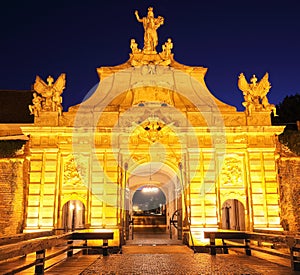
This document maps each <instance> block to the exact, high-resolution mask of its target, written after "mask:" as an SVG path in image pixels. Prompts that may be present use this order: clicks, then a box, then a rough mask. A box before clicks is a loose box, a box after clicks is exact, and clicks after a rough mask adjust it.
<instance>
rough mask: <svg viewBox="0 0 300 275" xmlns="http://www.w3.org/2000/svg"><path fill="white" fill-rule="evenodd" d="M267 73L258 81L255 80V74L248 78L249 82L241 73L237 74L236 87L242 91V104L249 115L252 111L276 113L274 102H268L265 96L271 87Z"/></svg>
mask: <svg viewBox="0 0 300 275" xmlns="http://www.w3.org/2000/svg"><path fill="white" fill-rule="evenodd" d="M268 79H269V74H268V73H266V74H265V75H264V76H263V78H262V79H261V81H260V82H257V78H256V76H255V75H253V76H252V78H251V79H250V83H248V82H247V80H246V78H245V76H244V74H243V73H241V74H240V75H239V79H238V87H239V89H240V90H241V91H242V92H243V95H244V100H245V101H244V102H243V103H242V104H243V106H244V107H245V108H246V113H247V115H248V116H251V115H252V113H253V111H258V112H259V111H273V113H274V115H275V116H277V114H276V107H275V105H274V104H270V103H269V101H268V98H267V93H268V92H269V90H270V89H271V83H270V82H269V80H268Z"/></svg>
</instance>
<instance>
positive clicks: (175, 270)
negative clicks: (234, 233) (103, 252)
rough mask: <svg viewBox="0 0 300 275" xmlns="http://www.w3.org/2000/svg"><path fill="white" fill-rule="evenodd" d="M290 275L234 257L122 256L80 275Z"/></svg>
mask: <svg viewBox="0 0 300 275" xmlns="http://www.w3.org/2000/svg"><path fill="white" fill-rule="evenodd" d="M91 274H97V275H116V274H118V275H121V274H122V275H123V274H124V275H125V274H126V275H129V274H130V275H148V274H159V275H171V274H172V275H197V274H207V275H208V274H209V275H211V274H213V275H225V274H226V275H229V274H230V275H241V274H243V275H246V274H247V275H248V274H249V275H250V274H251V275H258V274H270V275H289V274H300V272H293V271H291V269H290V268H288V267H284V266H280V265H277V264H274V263H271V262H267V261H265V260H262V259H258V258H256V257H252V256H251V257H249V256H246V255H234V254H220V255H217V256H211V255H209V254H205V253H197V254H183V255H182V254H127V255H126V254H119V255H110V256H109V257H102V256H101V257H99V259H98V260H96V261H95V262H94V263H93V264H92V265H91V266H89V267H88V268H87V269H86V270H85V271H83V272H82V273H81V275H91Z"/></svg>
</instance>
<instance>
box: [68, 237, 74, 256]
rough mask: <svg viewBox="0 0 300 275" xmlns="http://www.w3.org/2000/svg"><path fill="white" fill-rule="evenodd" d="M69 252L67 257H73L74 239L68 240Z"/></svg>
mask: <svg viewBox="0 0 300 275" xmlns="http://www.w3.org/2000/svg"><path fill="white" fill-rule="evenodd" d="M68 248H69V250H68V252H67V257H68V258H69V257H72V256H73V240H69V241H68Z"/></svg>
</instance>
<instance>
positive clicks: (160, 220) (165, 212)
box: [125, 162, 185, 239]
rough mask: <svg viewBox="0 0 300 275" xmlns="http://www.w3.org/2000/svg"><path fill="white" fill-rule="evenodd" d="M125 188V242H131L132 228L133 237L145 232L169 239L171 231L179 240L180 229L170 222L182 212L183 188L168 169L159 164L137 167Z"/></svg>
mask: <svg viewBox="0 0 300 275" xmlns="http://www.w3.org/2000/svg"><path fill="white" fill-rule="evenodd" d="M127 187H128V188H127V190H128V193H127V195H126V196H125V200H127V203H126V205H127V209H128V210H127V211H126V212H127V217H126V220H127V222H126V227H127V229H126V232H127V233H126V238H127V239H131V235H132V234H131V233H132V232H130V230H129V229H132V226H133V230H134V232H135V234H138V233H145V232H146V233H148V235H150V234H155V235H156V236H157V235H160V236H157V237H158V238H170V230H172V238H174V239H182V230H181V228H180V231H179V230H177V228H174V226H173V225H172V224H171V223H170V219H171V217H172V215H173V213H174V212H175V211H176V210H178V209H182V186H181V183H180V181H179V177H178V175H177V173H176V172H175V171H174V170H173V169H172V168H170V166H168V165H166V164H163V163H160V162H148V163H143V164H140V165H139V166H138V167H136V168H135V169H134V171H132V172H131V175H130V176H129V179H128V182H127ZM184 214H185V213H184ZM182 216H183V215H180V217H179V219H182ZM130 221H131V223H130ZM178 223H179V224H182V220H180V221H178ZM145 237H147V235H146V236H145Z"/></svg>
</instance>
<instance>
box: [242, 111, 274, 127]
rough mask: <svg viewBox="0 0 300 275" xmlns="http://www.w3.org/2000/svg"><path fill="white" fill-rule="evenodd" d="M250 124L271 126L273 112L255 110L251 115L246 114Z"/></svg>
mask: <svg viewBox="0 0 300 275" xmlns="http://www.w3.org/2000/svg"><path fill="white" fill-rule="evenodd" d="M246 119H247V125H249V126H270V125H271V112H255V111H254V112H253V113H252V114H251V116H246Z"/></svg>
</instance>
